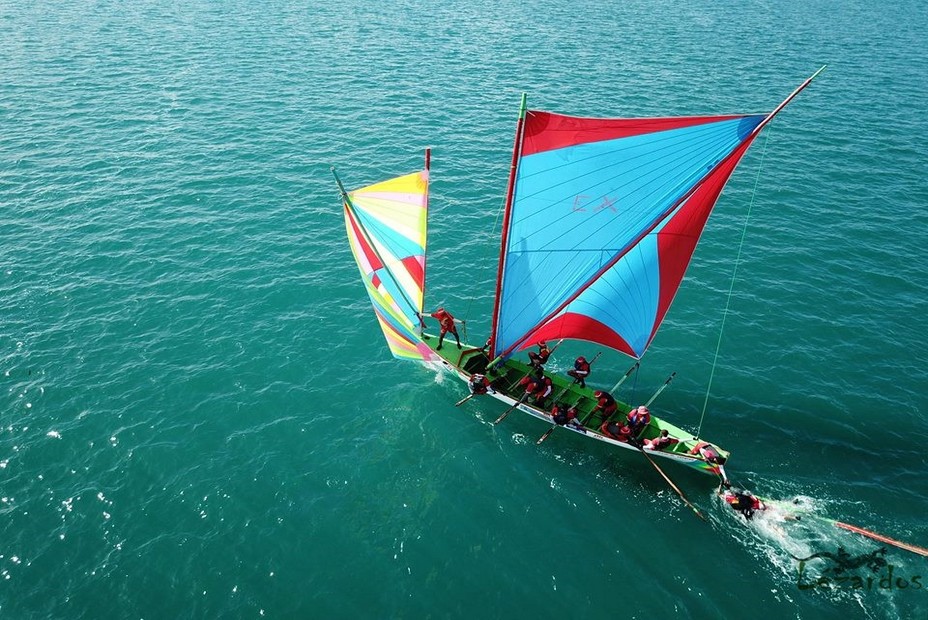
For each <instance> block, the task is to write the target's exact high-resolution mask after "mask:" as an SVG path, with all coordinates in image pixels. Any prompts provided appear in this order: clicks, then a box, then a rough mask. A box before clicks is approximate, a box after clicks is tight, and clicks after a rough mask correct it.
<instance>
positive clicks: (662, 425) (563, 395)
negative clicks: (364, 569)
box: [423, 334, 730, 475]
mask: <svg viewBox="0 0 928 620" xmlns="http://www.w3.org/2000/svg"><path fill="white" fill-rule="evenodd" d="M423 338H424V340H423V342H424V343H425V345H426V346H428V347H429V348H431V349H432V351H434V352H435V354H436V356H438V357H439V358H440V359H441V363H442V365H443V366H444V367H445V368H446V369H447V370H450V371H452V372H454V373H455V374H456V375H457V376H458V377H459V378H460V379H461V380H462V381H465V382H466V381H469V380H470V378H471V376H472V375H474V374H477V373H479V374H483V375H485V376H486V377H487V378H488V379H489V380H490V381H491V385H492V388H491V390H490V392H489V393H488V394H487V396H492V397H493V398H496V399H497V400H499V401H501V402H503V403H505V404H507V405H509V406H510V407H511V408H515V409H518V410H519V411H522V412H523V413H526V414H528V415H531V416H533V417H535V418H538V419H540V420H543V421H545V422H547V423H548V424H549V425H553V424H554V420H553V419H552V417H551V411H550V407H552V406H553V405H554V403H556V402H562V403H564V404H567V405H568V406H573V407H576V409H577V413H578V416H577V421H576V422H574V423H572V424H567V425H564V426H561V427H560V428H562V429H564V430H567V431H570V432H573V433H577V434H579V435H583V436H584V437H587V438H588V439H593V440H597V441H602V442H604V443H607V444H610V445H613V446H615V447H618V448H621V449H625V450H630V451H633V452H639V451H640V450H641V449H642V448H640V447H639V446H638V445H635V444H632V443H629V442H627V441H620V440H618V439H613V438H612V437H609V436H607V435H605V434H603V433H601V432H600V427H601V426H602V423H603V419H602V416H601V412H596V413H595V414H593V415H591V413H592V412H593V409H594V408H595V407H596V403H597V399H596V398H595V397H594V396H593V392H594V391H595V390H594V389H593V388H590V387H585V388H581V387H580V385H579V384H576V383H574V381H573V379H572V378H570V377H567V376H561V375H557V374H554V373H551V372H547V371H546V372H545V375H546V376H547V377H549V378H550V379H551V382H552V384H553V388H554V389H553V391H552V392H551V394H552V398H551V399H549V401H548V406H547V407H546V409H545V410H542V409H539V408H538V407H536V406H534V405H532V404H530V403H528V402H520V399H521V397H522V396H523V395H524V389H523V388H522V386H521V385H519V381H520V380H521V379H522V378H523V377H525V376H527V375H528V374H529V372H530V371H531V370H532V369H531V366H529V365H528V364H527V363H524V362H521V361H519V360H516V359H514V358H510V359H508V360H506V361H505V362H503V363H502V364H501V365H499V366H498V367H497V368H495V369H492V370H489V369H488V365H489V363H490V359H489V357H488V356H487V354H486V352H485V351H484V350H483V349H480V348H476V347H473V346H469V345H467V344H465V343H461V348H460V349H459V348H458V347H457V345H455V344H454V341H453V340H452V341H451V343H449V342H448V339H447V338H446V339H445V341H444V346H442V348H441V350H438V349H437V348H436V347H437V346H438V337H437V336H434V335H428V334H425V335H424V336H423ZM616 404H617V405H618V414H617V416H616V419H622V418H624V416H625V415H627V413H628V412H629V411H630V410H631V409H632V407H631V406H629V405H628V404H627V403H623V402H620V401H618V400H617V401H616ZM579 421H583V422H584V423H583V424H582V425H581V424H580V423H579ZM662 430H666V431H667V433H668V435H669V436H670V437H671V438H673V439H676V440H677V443H675V444H673V445H672V446H670V447H668V448H666V449H664V450H647V454H648V455H649V456H652V457H659V458H663V459H667V460H671V461H675V462H677V463H680V464H681V465H684V466H687V467H689V468H692V469H696V470H697V471H701V472H703V473H707V474H712V475H719V467H718V466H717V465H714V464H711V463H708V462H706V460H705V459H704V458H702V457H701V456H698V455H693V454H690V451H691V450H692V449H693V448H694V447H695V446H696V444H697V440H696V438H695V437H694V436H693V434H692V433H690V432H688V431H685V430H683V429H681V428H679V427H677V426H674V425H673V424H670V423H669V422H667V421H665V420H661V419H660V418H658V417H657V416H654V415H652V416H651V423H650V424H648V426H647V427H646V428H645V429H644V430H643V431H642V432H641V434H640V435H639V437H638V440H639V442H641V441H644V440H645V439H654V438H656V437H658V436H659V435H660V434H661V431H662ZM699 441H705V440H703V439H700V440H699ZM709 443H712V442H709ZM712 446H713V447H715V448H716V450H717V451H718V453H719V455H720V456H722V458H723V459H725V460H726V461H727V459H728V457H729V455H730V453H729V452H728V451H726V450H723V449H721V448H719V446H718V444H715V443H712Z"/></svg>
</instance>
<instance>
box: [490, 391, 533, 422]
mask: <svg viewBox="0 0 928 620" xmlns="http://www.w3.org/2000/svg"><path fill="white" fill-rule="evenodd" d="M526 400H528V394H527V393H526V394H523V395H522V397H521V398H520V399H519V402H517V403H516V404H514V405H513V406H512V407H510V408H509V409H507V410H506V411H504V412H503V413H502V415H501V416H499V417H498V418H496V419H495V420H493V424H499V423H500V422H502V421H503V420H505V419H506V416H507V415H509V414H510V413H512V410H513V409H515V408H516V407H518V406H519V405H521V404H522V403H524V402H525V401H526Z"/></svg>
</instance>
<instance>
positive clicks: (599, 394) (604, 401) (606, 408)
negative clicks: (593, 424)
mask: <svg viewBox="0 0 928 620" xmlns="http://www.w3.org/2000/svg"><path fill="white" fill-rule="evenodd" d="M593 396H594V397H595V398H596V406H595V407H593V411H591V412H590V413H591V414H593V413H596V412H597V411H602V412H603V422H605V421H606V420H608V419H609V418H611V417H612V415H613V414H614V413H615V412H616V409H618V405H616V403H615V399H614V398H613V397H612V394H610V393H609V392H604V391H602V390H596V391H595V392H593Z"/></svg>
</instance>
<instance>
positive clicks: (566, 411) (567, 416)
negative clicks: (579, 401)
mask: <svg viewBox="0 0 928 620" xmlns="http://www.w3.org/2000/svg"><path fill="white" fill-rule="evenodd" d="M551 419H552V420H554V423H555V424H557V425H558V426H564V425H565V424H567V423H569V422H571V421H573V420H576V419H577V409H576V407H570V408H568V407H567V405H566V404H564V403H557V404H556V405H554V408H553V409H552V410H551Z"/></svg>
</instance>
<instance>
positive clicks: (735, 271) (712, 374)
mask: <svg viewBox="0 0 928 620" xmlns="http://www.w3.org/2000/svg"><path fill="white" fill-rule="evenodd" d="M769 141H770V130H769V129H768V130H767V134H766V136H764V149H763V151H762V152H761V156H760V164H759V165H758V166H757V176H756V177H754V190H753V192H751V202H750V203H748V213H747V215H746V216H745V217H744V228H743V229H742V230H741V243H739V244H738V255H737V256H736V257H735V268H734V269H733V270H732V272H731V283H730V284H729V286H728V301H727V302H726V303H725V312H723V313H722V324H721V325H720V326H719V340H718V342H717V343H716V344H715V357H714V358H713V359H712V370H711V371H710V372H709V383H708V385H706V399H705V400H704V401H703V403H702V413H701V414H700V415H699V426H698V427H697V428H696V437H695V438H694V439H698V438H699V437H700V435H702V423H703V420H704V419H705V417H706V407H707V406H708V404H709V393H710V391H711V390H712V379H713V378H714V377H715V367H716V365H717V364H718V361H719V350H720V349H721V348H722V332H723V331H724V330H725V319H726V318H728V309H729V308H730V307H731V297H732V292H733V291H734V289H735V276H737V275H738V264H739V263H740V262H741V251H742V249H743V248H744V238H745V236H746V235H747V231H748V222H749V221H750V219H751V210H752V209H753V208H754V197H755V196H756V195H757V183H758V181H759V180H760V171H761V169H762V168H763V167H764V157H765V156H766V155H767V142H769Z"/></svg>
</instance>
